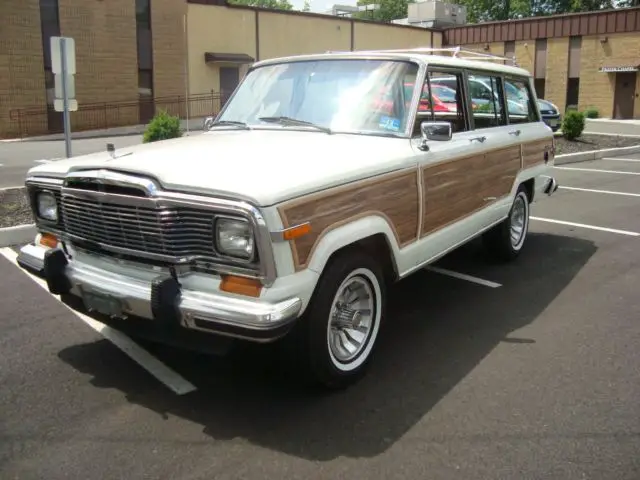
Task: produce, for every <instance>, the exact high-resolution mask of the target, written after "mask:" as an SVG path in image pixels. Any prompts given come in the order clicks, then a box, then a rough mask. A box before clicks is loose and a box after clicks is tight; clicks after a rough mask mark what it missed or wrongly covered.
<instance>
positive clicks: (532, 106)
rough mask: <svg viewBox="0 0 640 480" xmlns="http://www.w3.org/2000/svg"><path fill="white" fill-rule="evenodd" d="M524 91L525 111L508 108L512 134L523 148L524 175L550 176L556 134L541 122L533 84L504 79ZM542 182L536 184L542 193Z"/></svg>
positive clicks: (521, 103)
mask: <svg viewBox="0 0 640 480" xmlns="http://www.w3.org/2000/svg"><path fill="white" fill-rule="evenodd" d="M504 80H505V82H509V83H510V84H511V85H513V86H514V87H515V88H517V89H518V90H519V91H520V92H521V98H522V101H521V102H520V106H521V107H522V110H519V109H518V110H517V111H516V109H513V108H510V109H509V115H508V120H509V132H512V134H514V135H517V138H518V139H519V141H520V144H521V147H522V170H523V171H522V175H523V176H525V177H528V178H530V177H531V176H534V177H538V176H539V175H548V174H549V169H550V167H551V166H552V165H553V155H554V152H553V133H552V131H551V129H550V128H549V127H548V126H547V125H545V123H544V122H543V121H542V120H541V117H540V112H539V109H538V103H537V99H536V95H535V90H534V88H533V82H532V81H531V79H530V78H527V77H513V76H505V79H504ZM542 186H543V182H542V181H537V183H536V189H537V190H540V188H541V187H542Z"/></svg>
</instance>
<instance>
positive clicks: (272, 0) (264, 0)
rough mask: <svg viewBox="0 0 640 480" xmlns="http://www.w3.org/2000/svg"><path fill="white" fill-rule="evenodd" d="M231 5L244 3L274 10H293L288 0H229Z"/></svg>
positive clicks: (248, 5)
mask: <svg viewBox="0 0 640 480" xmlns="http://www.w3.org/2000/svg"><path fill="white" fill-rule="evenodd" d="M229 3H230V4H232V5H245V6H247V7H260V8H272V9H274V10H293V5H292V4H291V3H289V0H229Z"/></svg>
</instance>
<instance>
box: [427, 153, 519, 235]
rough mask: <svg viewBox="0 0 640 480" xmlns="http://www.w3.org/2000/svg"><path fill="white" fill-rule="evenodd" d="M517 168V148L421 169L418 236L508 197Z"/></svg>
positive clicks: (467, 157) (462, 158) (457, 159)
mask: <svg viewBox="0 0 640 480" xmlns="http://www.w3.org/2000/svg"><path fill="white" fill-rule="evenodd" d="M520 165H521V160H520V147H519V146H516V147H508V148H503V149H499V150H493V151H490V152H486V153H484V154H482V155H475V156H466V157H460V158H456V159H452V160H449V161H446V162H443V163H439V164H435V165H428V166H426V167H424V169H423V189H424V207H423V217H422V231H421V236H425V235H428V234H430V233H433V232H434V231H436V230H439V229H441V228H444V227H446V226H447V225H450V224H452V223H454V222H456V221H458V220H460V219H462V218H464V217H466V216H469V215H471V214H473V213H475V212H477V211H479V210H481V209H483V208H485V207H486V206H488V205H489V204H490V203H491V202H493V201H496V200H498V199H500V198H502V197H504V196H505V195H508V194H509V192H510V191H511V187H512V186H513V182H514V181H515V178H516V176H517V174H518V171H519V170H520Z"/></svg>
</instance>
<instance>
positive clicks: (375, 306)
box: [327, 268, 381, 371]
mask: <svg viewBox="0 0 640 480" xmlns="http://www.w3.org/2000/svg"><path fill="white" fill-rule="evenodd" d="M380 295H381V292H380V285H379V284H378V279H377V278H376V276H375V275H374V274H373V272H371V271H370V270H368V269H365V268H360V269H357V270H355V271H353V272H351V274H350V275H348V276H347V278H346V279H345V280H344V281H343V282H342V284H341V285H340V287H338V290H337V292H336V295H335V297H334V299H333V303H332V305H331V310H330V312H329V322H328V325H327V344H328V348H329V356H330V357H331V361H332V363H333V364H334V366H335V367H336V368H338V369H340V370H343V371H348V370H353V369H355V368H357V367H358V366H359V365H360V364H362V363H363V362H364V361H365V360H366V358H367V356H368V355H369V353H370V351H371V348H372V346H373V343H374V341H375V338H376V336H377V334H378V328H379V324H380V315H381V303H380V302H381V298H380Z"/></svg>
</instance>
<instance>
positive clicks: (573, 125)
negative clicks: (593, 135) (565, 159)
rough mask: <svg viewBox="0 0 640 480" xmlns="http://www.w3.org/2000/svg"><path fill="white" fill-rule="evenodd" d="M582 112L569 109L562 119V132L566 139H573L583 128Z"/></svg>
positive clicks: (580, 133)
mask: <svg viewBox="0 0 640 480" xmlns="http://www.w3.org/2000/svg"><path fill="white" fill-rule="evenodd" d="M584 124H585V118H584V113H582V112H578V111H575V110H569V111H568V112H567V113H566V114H565V116H564V120H562V133H563V134H564V137H565V138H566V139H567V140H575V139H576V138H578V137H579V136H580V135H582V131H583V130H584Z"/></svg>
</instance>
